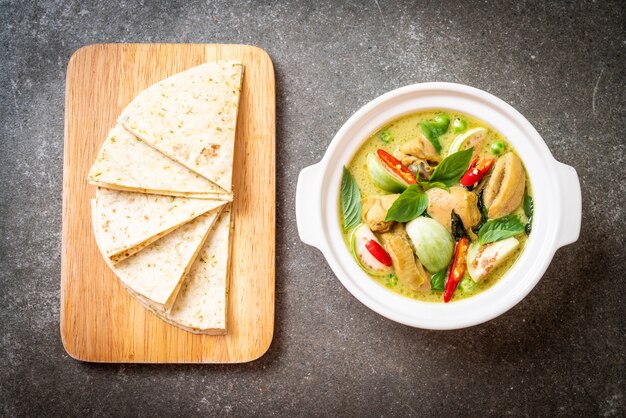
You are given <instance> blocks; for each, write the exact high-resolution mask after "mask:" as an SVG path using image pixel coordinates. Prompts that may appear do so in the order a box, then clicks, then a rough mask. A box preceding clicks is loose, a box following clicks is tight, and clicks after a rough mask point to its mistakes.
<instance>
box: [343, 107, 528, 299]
mask: <svg viewBox="0 0 626 418" xmlns="http://www.w3.org/2000/svg"><path fill="white" fill-rule="evenodd" d="M339 202H340V205H339V206H340V207H339V215H338V216H339V218H340V224H341V225H342V226H343V231H342V232H343V238H344V242H345V245H346V246H347V247H348V249H349V251H350V253H351V254H352V256H353V257H354V260H355V262H356V263H357V264H358V266H359V267H360V268H361V269H362V270H363V271H364V272H365V273H366V274H367V275H368V276H369V277H370V278H371V279H372V280H374V281H375V282H376V283H378V284H380V285H381V286H384V287H385V288H387V289H389V290H391V291H393V292H395V293H397V294H400V295H403V296H405V297H408V298H411V299H416V300H420V301H427V302H449V301H455V300H460V299H463V298H467V297H470V296H473V295H476V294H478V293H480V292H482V291H484V290H486V289H488V288H489V287H491V286H492V285H493V284H494V283H496V282H498V281H499V280H500V279H501V278H502V277H503V276H504V275H505V274H506V273H507V271H508V270H509V269H510V268H511V267H512V266H513V264H514V263H515V262H516V261H517V259H518V258H519V256H520V254H521V252H522V250H523V248H524V246H525V244H526V241H527V237H528V235H529V234H530V232H531V222H532V215H533V194H532V187H531V184H530V180H529V177H528V175H527V173H526V169H525V167H524V164H523V162H522V160H521V158H520V157H519V155H518V154H517V152H516V151H515V149H514V148H513V146H512V145H511V144H510V143H509V142H508V141H507V140H506V139H505V138H504V136H503V135H501V134H500V133H499V132H497V131H496V130H495V129H493V128H492V127H491V126H489V125H488V124H486V123H485V122H483V121H481V120H479V119H477V118H475V117H472V116H470V115H467V114H462V113H459V112H456V111H450V110H439V109H435V110H427V111H420V112H416V113H411V114H408V115H404V116H402V117H400V118H398V119H396V120H393V121H392V122H390V123H387V124H386V125H384V126H382V127H381V128H380V129H378V130H377V131H376V132H374V133H373V134H372V135H371V136H370V137H369V138H368V139H367V140H366V141H365V142H364V143H363V144H362V145H361V147H360V148H359V149H358V150H357V151H356V153H355V154H354V156H353V157H352V159H351V160H350V162H349V163H348V164H346V166H345V167H344V171H343V176H342V179H341V188H340V196H339Z"/></svg>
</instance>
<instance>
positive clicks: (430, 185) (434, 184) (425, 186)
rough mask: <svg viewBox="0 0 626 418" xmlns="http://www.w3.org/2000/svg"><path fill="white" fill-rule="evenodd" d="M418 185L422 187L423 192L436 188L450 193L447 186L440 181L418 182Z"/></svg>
mask: <svg viewBox="0 0 626 418" xmlns="http://www.w3.org/2000/svg"><path fill="white" fill-rule="evenodd" d="M419 185H420V186H422V189H424V191H426V190H428V189H432V188H434V187H438V188H440V189H445V190H448V191H450V188H449V187H448V186H446V185H445V184H443V183H442V182H440V181H435V182H431V181H420V182H419Z"/></svg>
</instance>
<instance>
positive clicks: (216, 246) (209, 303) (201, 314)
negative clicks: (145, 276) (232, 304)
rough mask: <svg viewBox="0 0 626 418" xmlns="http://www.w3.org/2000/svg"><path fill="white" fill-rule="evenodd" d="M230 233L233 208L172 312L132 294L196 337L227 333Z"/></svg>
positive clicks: (223, 215)
mask: <svg viewBox="0 0 626 418" xmlns="http://www.w3.org/2000/svg"><path fill="white" fill-rule="evenodd" d="M230 233H231V209H230V205H229V206H228V207H226V208H225V209H224V211H223V212H222V213H221V214H220V216H219V218H218V220H217V222H216V223H215V225H214V227H213V229H212V231H211V233H210V235H209V237H208V238H207V240H206V241H205V243H204V246H203V248H202V250H201V251H200V253H199V254H198V256H197V258H196V260H195V261H194V264H193V266H192V267H191V270H190V271H189V273H188V274H187V276H186V277H185V279H184V281H183V284H182V286H181V288H180V290H179V292H178V295H177V297H176V300H175V301H174V304H173V306H172V308H171V310H170V311H169V312H168V311H167V310H165V309H163V307H162V306H159V305H158V304H155V303H154V302H153V301H151V300H149V299H147V298H146V297H144V296H142V295H140V294H138V293H137V292H135V291H133V290H132V289H130V288H128V287H127V289H128V291H129V292H130V293H131V294H132V295H133V296H134V297H135V298H136V299H137V300H138V301H139V302H140V303H141V304H143V305H144V306H145V307H146V308H148V309H149V310H151V311H152V312H154V314H155V315H157V316H158V317H159V318H161V319H162V320H164V321H165V322H168V323H169V324H172V325H174V326H176V327H179V328H182V329H184V330H186V331H188V332H192V333H195V334H207V335H224V334H226V329H227V308H228V305H227V300H228V287H229V278H230V271H229V259H230Z"/></svg>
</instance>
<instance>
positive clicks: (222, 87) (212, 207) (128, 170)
mask: <svg viewBox="0 0 626 418" xmlns="http://www.w3.org/2000/svg"><path fill="white" fill-rule="evenodd" d="M242 76H243V66H242V64H241V63H240V62H234V61H218V62H209V63H206V64H202V65H200V66H197V67H194V68H191V69H189V70H187V71H184V72H182V73H178V74H175V75H173V76H171V77H169V78H166V79H165V80H162V81H160V82H158V83H157V84H154V85H152V86H151V87H149V88H148V89H146V90H144V91H143V92H141V93H140V94H139V95H138V96H137V97H136V98H135V99H134V100H133V101H132V102H131V103H130V104H129V105H128V106H127V107H126V108H125V109H124V110H123V111H122V114H121V115H120V116H119V118H118V120H117V124H116V125H115V126H114V127H113V128H112V129H111V131H110V132H109V134H108V136H107V138H106V139H105V141H104V144H103V145H102V147H101V148H100V152H99V153H98V156H97V158H96V161H95V162H94V164H93V166H92V167H91V170H90V171H89V176H88V180H89V182H90V183H91V184H94V185H96V186H98V189H97V191H96V197H95V199H93V200H92V202H91V207H92V223H93V228H94V234H95V237H96V241H97V243H98V247H99V248H100V251H101V253H102V255H103V257H104V258H105V260H106V262H107V263H108V264H109V266H110V267H111V269H112V270H113V272H114V273H115V274H116V276H117V277H118V278H119V280H120V282H121V283H122V284H123V285H124V286H125V287H126V289H128V291H129V293H130V294H131V295H133V296H134V297H135V298H136V299H137V300H138V301H139V302H140V303H142V304H143V305H144V306H146V307H147V308H148V309H150V310H151V311H153V312H154V313H155V314H156V315H157V316H159V317H160V318H161V319H163V320H164V321H167V322H169V323H170V324H173V325H175V326H178V327H180V328H183V329H185V330H187V331H190V332H194V333H202V334H225V333H226V307H227V297H228V278H229V271H228V266H229V257H230V234H231V208H230V202H231V201H232V200H233V194H232V172H233V151H234V145H235V128H236V122H237V109H238V105H239V92H240V90H241V81H242Z"/></svg>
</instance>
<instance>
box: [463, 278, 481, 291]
mask: <svg viewBox="0 0 626 418" xmlns="http://www.w3.org/2000/svg"><path fill="white" fill-rule="evenodd" d="M459 286H460V287H461V290H462V291H463V293H470V292H473V291H474V290H476V286H478V285H477V284H476V282H475V281H474V280H472V279H471V278H469V277H467V276H465V277H464V278H463V280H461V283H459Z"/></svg>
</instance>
